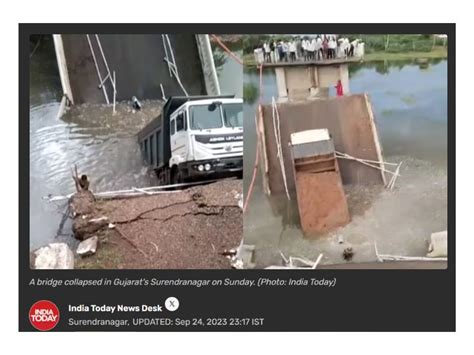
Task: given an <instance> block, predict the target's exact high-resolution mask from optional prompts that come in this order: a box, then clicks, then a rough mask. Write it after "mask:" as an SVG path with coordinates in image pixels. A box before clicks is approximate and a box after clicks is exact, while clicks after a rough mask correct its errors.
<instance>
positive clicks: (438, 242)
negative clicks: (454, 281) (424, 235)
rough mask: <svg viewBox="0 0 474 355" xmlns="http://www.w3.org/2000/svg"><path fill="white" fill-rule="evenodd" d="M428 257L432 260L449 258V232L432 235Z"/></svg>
mask: <svg viewBox="0 0 474 355" xmlns="http://www.w3.org/2000/svg"><path fill="white" fill-rule="evenodd" d="M426 256H427V257H430V258H437V257H447V256H448V231H442V232H437V233H432V234H431V243H430V245H429V247H428V254H427V255H426Z"/></svg>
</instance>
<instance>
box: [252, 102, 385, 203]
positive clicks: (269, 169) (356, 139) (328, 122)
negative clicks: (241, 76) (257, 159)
mask: <svg viewBox="0 0 474 355" xmlns="http://www.w3.org/2000/svg"><path fill="white" fill-rule="evenodd" d="M278 112H279V116H280V132H281V143H282V144H281V145H282V146H281V149H282V154H283V159H284V162H285V174H286V179H287V183H288V188H289V191H290V193H292V194H294V191H295V184H294V180H295V179H294V174H293V170H292V164H291V159H292V158H291V152H290V148H289V146H288V143H289V142H290V135H291V134H292V133H294V132H299V131H304V130H310V129H321V128H327V129H328V130H329V132H330V134H331V136H332V139H333V141H334V145H335V148H336V150H337V151H339V152H342V153H347V154H349V155H351V156H353V157H356V158H362V159H369V160H373V161H382V160H383V158H382V148H381V145H380V142H379V139H378V134H377V129H376V125H375V122H374V117H373V113H372V107H371V104H370V100H369V98H368V96H367V95H365V94H360V95H350V96H342V97H335V98H329V99H323V100H306V101H301V102H286V103H279V104H278ZM262 118H263V120H262V122H261V125H263V127H262V129H261V131H262V132H264V137H263V141H264V142H265V144H264V145H263V149H264V153H263V154H262V157H263V159H264V160H265V161H263V164H261V166H264V167H265V171H264V179H265V180H266V181H265V183H266V184H267V185H268V188H269V191H270V192H271V193H284V191H285V187H284V182H283V176H282V173H281V168H280V163H279V159H278V156H277V144H276V140H275V133H274V125H273V115H272V106H271V105H266V106H263V107H262ZM338 163H339V168H340V171H341V177H342V182H343V184H367V185H371V184H384V183H385V177H384V175H383V173H382V172H381V171H380V170H378V169H375V168H372V167H369V166H366V165H363V164H361V163H359V162H357V161H354V160H346V159H338ZM376 165H378V166H380V164H376ZM267 192H268V189H267Z"/></svg>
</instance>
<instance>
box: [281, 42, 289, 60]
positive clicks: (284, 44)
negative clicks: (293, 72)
mask: <svg viewBox="0 0 474 355" xmlns="http://www.w3.org/2000/svg"><path fill="white" fill-rule="evenodd" d="M281 48H282V50H283V58H284V60H285V62H288V53H289V46H288V43H287V42H285V41H282V42H281Z"/></svg>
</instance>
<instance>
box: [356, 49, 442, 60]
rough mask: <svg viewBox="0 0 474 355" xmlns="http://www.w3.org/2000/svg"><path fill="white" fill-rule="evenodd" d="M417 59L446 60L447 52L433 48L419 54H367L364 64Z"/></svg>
mask: <svg viewBox="0 0 474 355" xmlns="http://www.w3.org/2000/svg"><path fill="white" fill-rule="evenodd" d="M419 58H427V59H434V58H442V59H444V58H448V51H447V49H446V48H444V47H441V46H438V47H434V48H433V50H432V51H429V52H424V51H423V52H421V51H410V52H399V53H392V52H385V51H374V52H371V53H367V54H366V55H365V56H364V61H366V62H376V61H381V60H408V59H419Z"/></svg>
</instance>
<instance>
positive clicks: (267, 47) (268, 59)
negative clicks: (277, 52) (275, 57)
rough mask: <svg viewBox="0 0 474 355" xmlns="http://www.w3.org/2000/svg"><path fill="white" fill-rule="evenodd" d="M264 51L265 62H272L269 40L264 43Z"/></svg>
mask: <svg viewBox="0 0 474 355" xmlns="http://www.w3.org/2000/svg"><path fill="white" fill-rule="evenodd" d="M263 51H264V55H265V62H267V63H270V62H271V61H272V57H271V50H270V44H268V42H265V43H263Z"/></svg>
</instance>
